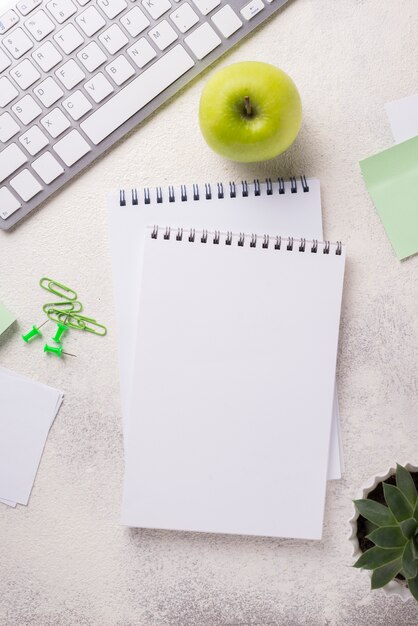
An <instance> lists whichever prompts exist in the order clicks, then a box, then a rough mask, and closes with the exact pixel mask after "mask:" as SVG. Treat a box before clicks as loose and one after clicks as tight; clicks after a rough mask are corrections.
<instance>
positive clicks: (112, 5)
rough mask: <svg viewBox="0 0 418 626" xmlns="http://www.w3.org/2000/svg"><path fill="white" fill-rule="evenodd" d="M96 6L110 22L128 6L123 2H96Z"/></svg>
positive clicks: (100, 0)
mask: <svg viewBox="0 0 418 626" xmlns="http://www.w3.org/2000/svg"><path fill="white" fill-rule="evenodd" d="M97 6H98V7H100V8H101V9H102V11H103V13H105V14H106V15H107V17H108V18H109V19H110V20H112V19H113V18H114V17H116V16H117V15H119V13H122V11H123V10H124V9H126V7H127V6H128V4H127V2H125V0H97Z"/></svg>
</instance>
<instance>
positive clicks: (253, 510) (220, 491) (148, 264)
mask: <svg viewBox="0 0 418 626" xmlns="http://www.w3.org/2000/svg"><path fill="white" fill-rule="evenodd" d="M237 240H238V237H237V236H234V237H233V241H232V244H231V245H226V244H225V235H221V237H220V242H219V244H218V245H216V244H213V243H212V238H211V236H210V235H209V237H208V242H207V243H201V240H200V234H198V233H196V238H195V241H194V242H190V241H189V240H188V233H187V232H186V231H185V232H184V235H183V238H182V240H181V241H178V240H176V237H175V233H174V234H173V233H172V235H171V237H170V239H168V240H167V239H164V237H163V229H160V230H159V233H158V236H157V238H156V239H153V238H151V231H149V232H148V233H147V234H146V237H145V252H144V262H143V274H142V281H141V294H140V301H139V317H138V336H137V345H136V362H135V367H134V375H133V391H132V398H131V403H130V413H129V416H128V424H127V427H126V431H125V435H126V436H125V460H126V466H125V483H124V496H123V506H122V522H123V523H124V524H126V525H129V526H138V527H145V528H165V529H173V530H191V531H206V532H220V533H233V534H248V535H266V536H275V537H295V538H307V539H319V538H320V537H321V533H322V522H323V511H324V502H325V486H326V478H327V465H328V450H329V439H330V430H331V416H332V404H333V396H334V384H335V363H336V352H337V341H338V328H339V318H340V303H341V293H342V284H343V273H344V259H345V252H344V249H343V253H342V254H341V255H337V254H336V248H335V246H331V250H330V252H329V254H323V252H322V247H323V246H322V247H321V245H320V246H319V249H318V252H317V253H316V254H314V253H311V252H310V247H309V246H308V245H307V247H306V250H305V252H299V250H298V248H297V246H296V244H295V247H294V249H293V251H288V250H287V249H286V245H285V244H282V246H281V249H280V250H276V249H275V247H274V245H273V244H272V241H273V240H272V239H270V245H269V247H268V248H263V247H262V245H261V244H262V240H261V239H260V238H259V239H258V242H257V245H256V247H250V239H249V238H248V237H247V238H246V239H245V243H244V246H243V247H239V246H238V245H237Z"/></svg>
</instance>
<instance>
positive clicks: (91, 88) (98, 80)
mask: <svg viewBox="0 0 418 626" xmlns="http://www.w3.org/2000/svg"><path fill="white" fill-rule="evenodd" d="M84 89H85V90H86V91H87V93H88V94H89V95H90V96H91V97H92V98H93V100H94V101H95V102H97V103H99V102H101V101H102V100H104V99H105V98H106V97H107V96H108V95H109V94H111V93H112V91H114V89H113V87H112V85H111V84H110V82H109V81H108V80H107V78H106V76H104V75H103V74H102V73H101V72H99V73H98V74H96V76H93V78H91V79H90V80H89V81H87V83H86V84H85V85H84Z"/></svg>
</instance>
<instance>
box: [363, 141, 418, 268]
mask: <svg viewBox="0 0 418 626" xmlns="http://www.w3.org/2000/svg"><path fill="white" fill-rule="evenodd" d="M360 167H361V171H362V174H363V176H364V180H365V181H366V185H367V189H368V190H369V193H370V195H371V197H372V199H373V202H374V204H375V207H376V210H377V212H378V214H379V216H380V219H381V220H382V222H383V226H384V227H385V230H386V234H387V236H388V237H389V239H390V242H391V244H392V246H393V249H394V250H395V254H396V256H397V257H398V259H405V258H406V257H408V256H411V254H416V253H417V252H418V137H413V138H412V139H408V141H404V142H403V143H399V144H397V145H396V146H393V147H392V148H389V150H384V151H383V152H380V153H379V154H375V155H374V156H372V157H369V158H368V159H364V160H363V161H361V162H360Z"/></svg>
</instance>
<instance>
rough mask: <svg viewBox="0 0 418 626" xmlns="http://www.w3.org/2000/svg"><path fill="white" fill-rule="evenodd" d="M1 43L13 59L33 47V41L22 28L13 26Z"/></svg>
mask: <svg viewBox="0 0 418 626" xmlns="http://www.w3.org/2000/svg"><path fill="white" fill-rule="evenodd" d="M3 45H4V47H5V48H6V50H8V51H9V52H10V54H11V55H12V56H13V57H14V58H15V59H20V57H21V56H23V55H24V54H25V52H27V51H28V50H30V49H31V48H33V42H32V40H31V39H29V37H28V36H27V34H26V33H25V31H24V30H23V28H15V30H14V31H13V32H12V33H10V35H7V37H4V39H3Z"/></svg>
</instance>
